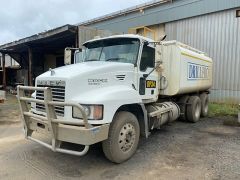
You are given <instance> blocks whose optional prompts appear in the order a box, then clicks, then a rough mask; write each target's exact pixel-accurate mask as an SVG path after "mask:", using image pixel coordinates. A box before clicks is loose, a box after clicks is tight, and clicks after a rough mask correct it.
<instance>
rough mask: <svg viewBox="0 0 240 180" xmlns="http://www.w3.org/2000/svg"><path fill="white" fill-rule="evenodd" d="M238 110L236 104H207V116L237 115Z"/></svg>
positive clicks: (239, 109) (239, 110)
mask: <svg viewBox="0 0 240 180" xmlns="http://www.w3.org/2000/svg"><path fill="white" fill-rule="evenodd" d="M238 112H240V108H239V106H238V105H232V104H218V103H210V104H209V117H216V116H237V114H238Z"/></svg>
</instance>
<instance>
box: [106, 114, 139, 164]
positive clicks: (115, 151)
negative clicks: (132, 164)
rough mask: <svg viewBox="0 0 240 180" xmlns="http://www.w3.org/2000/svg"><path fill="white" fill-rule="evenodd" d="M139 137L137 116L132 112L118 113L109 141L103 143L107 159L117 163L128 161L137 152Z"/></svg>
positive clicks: (110, 131)
mask: <svg viewBox="0 0 240 180" xmlns="http://www.w3.org/2000/svg"><path fill="white" fill-rule="evenodd" d="M139 136H140V127H139V123H138V120H137V118H136V116H135V115H134V114H132V113H130V112H125V111H121V112H118V113H117V114H116V116H115V117H114V119H113V122H112V123H111V126H110V129H109V133H108V139H107V140H105V141H103V142H102V148H103V152H104V154H105V156H106V158H108V159H109V160H110V161H112V162H115V163H121V162H124V161H126V160H128V159H129V158H130V157H132V155H133V154H134V153H135V151H136V150H137V146H138V142H139Z"/></svg>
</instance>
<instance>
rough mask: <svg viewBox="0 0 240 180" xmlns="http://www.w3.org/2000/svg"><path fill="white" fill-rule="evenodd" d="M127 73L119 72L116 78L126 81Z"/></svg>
mask: <svg viewBox="0 0 240 180" xmlns="http://www.w3.org/2000/svg"><path fill="white" fill-rule="evenodd" d="M125 77H126V75H125V74H119V75H116V79H117V80H119V81H124V80H125Z"/></svg>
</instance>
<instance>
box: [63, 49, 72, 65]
mask: <svg viewBox="0 0 240 180" xmlns="http://www.w3.org/2000/svg"><path fill="white" fill-rule="evenodd" d="M71 59H72V50H71V49H69V48H65V50H64V64H65V65H68V64H71Z"/></svg>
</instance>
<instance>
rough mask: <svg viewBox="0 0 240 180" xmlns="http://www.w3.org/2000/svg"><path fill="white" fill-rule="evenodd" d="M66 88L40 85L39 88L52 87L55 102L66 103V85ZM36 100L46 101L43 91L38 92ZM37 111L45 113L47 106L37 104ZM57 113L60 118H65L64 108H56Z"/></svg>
mask: <svg viewBox="0 0 240 180" xmlns="http://www.w3.org/2000/svg"><path fill="white" fill-rule="evenodd" d="M62 84H64V86H56V85H55V86H53V85H39V84H37V87H50V88H51V90H52V97H53V101H58V102H64V101H65V83H62ZM36 99H40V100H44V94H43V91H36ZM36 110H37V111H42V112H45V106H44V105H43V104H39V103H36ZM55 112H56V114H57V115H58V116H64V106H55Z"/></svg>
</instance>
